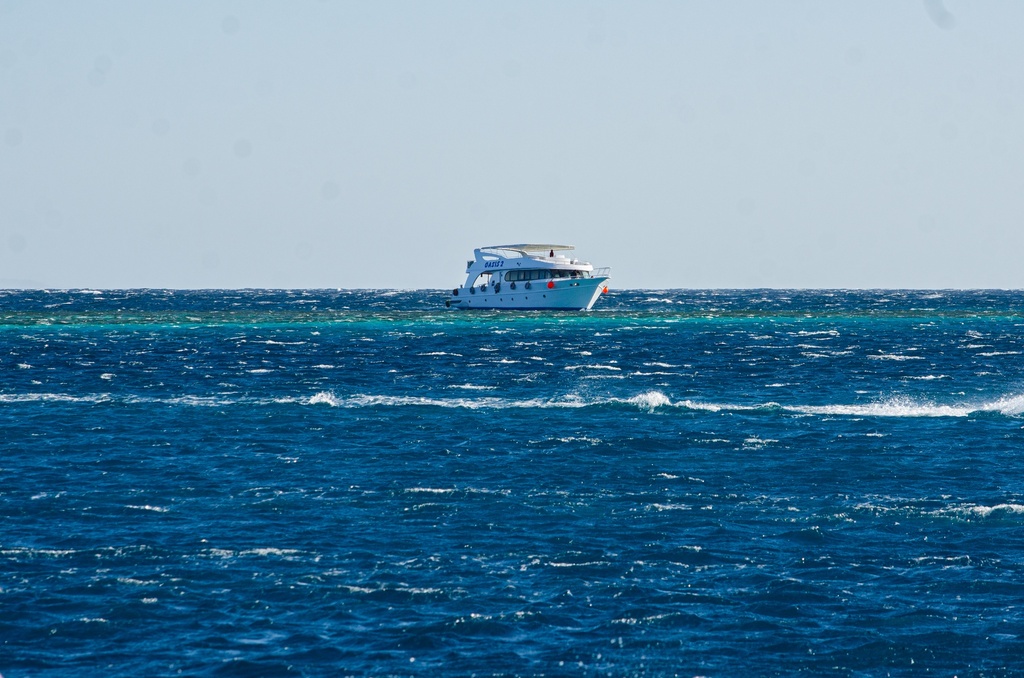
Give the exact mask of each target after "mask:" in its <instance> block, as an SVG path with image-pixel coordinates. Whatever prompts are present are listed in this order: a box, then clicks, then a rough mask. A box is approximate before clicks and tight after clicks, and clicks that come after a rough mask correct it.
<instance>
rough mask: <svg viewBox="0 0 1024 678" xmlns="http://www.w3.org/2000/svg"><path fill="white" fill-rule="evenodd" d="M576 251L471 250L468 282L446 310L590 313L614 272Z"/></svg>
mask: <svg viewBox="0 0 1024 678" xmlns="http://www.w3.org/2000/svg"><path fill="white" fill-rule="evenodd" d="M574 249H575V248H574V247H573V246H572V245H548V244H520V245H492V246H490V247H479V248H477V249H475V250H473V259H472V260H470V261H467V262H466V282H465V283H464V284H463V285H462V287H456V288H455V289H453V290H452V291H451V293H449V295H448V298H447V299H446V300H445V302H444V305H445V306H446V307H448V308H460V309H495V308H505V309H521V310H539V309H558V310H566V311H587V310H590V308H591V307H592V306H593V305H594V302H595V301H597V299H598V297H600V296H601V295H602V294H607V293H608V281H609V280H610V279H611V269H610V268H594V267H593V266H591V265H590V264H589V263H588V262H586V261H580V260H579V259H575V258H572V257H571V256H570V253H571V252H572V251H573V250H574Z"/></svg>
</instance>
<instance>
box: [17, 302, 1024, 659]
mask: <svg viewBox="0 0 1024 678" xmlns="http://www.w3.org/2000/svg"><path fill="white" fill-rule="evenodd" d="M1022 356H1024V293H1021V292H989V291H984V292H973V291H967V292H959V291H939V292H907V291H869V292H851V291H826V292H800V291H763V290H761V291H739V292H731V291H680V290H667V291H631V292H612V293H611V294H609V295H607V296H606V297H603V298H602V299H601V300H600V301H599V302H598V305H597V306H596V307H595V309H594V310H593V311H592V312H589V313H554V314H542V313H528V312H511V313H509V312H504V313H501V312H493V313H458V312H454V311H445V310H444V309H443V293H441V292H432V291H418V292H393V291H352V292H340V291H322V290H316V291H259V290H241V291H197V292H180V291H159V290H146V291H98V290H79V291H49V292H38V291H36V292H13V291H6V292H0V440H2V442H0V673H2V674H3V676H5V677H6V678H17V677H19V676H83V675H104V676H137V675H149V676H163V675H172V674H173V675H200V676H202V675H216V676H221V675H224V676H264V675H285V674H289V675H290V674H296V675H395V676H406V675H408V676H422V675H438V674H442V675H460V676H461V675H486V676H541V675H544V676H563V675H565V676H575V675H579V676H592V675H614V676H626V675H629V676H648V675H650V676H668V675H680V676H692V675H713V676H731V675H793V674H807V675H838V676H877V675H910V674H915V675H917V674H925V673H928V674H930V675H931V674H933V675H944V676H952V675H957V676H1000V675H1020V674H1022V673H1024V455H1022V450H1024V428H1022V427H1024V360H1022Z"/></svg>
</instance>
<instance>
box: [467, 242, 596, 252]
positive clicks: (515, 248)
mask: <svg viewBox="0 0 1024 678" xmlns="http://www.w3.org/2000/svg"><path fill="white" fill-rule="evenodd" d="M480 249H481V250H510V251H512V252H522V253H523V254H537V253H540V252H558V251H565V250H574V249H576V248H575V247H573V246H572V245H545V244H542V243H541V244H538V243H523V244H519V245H491V246H490V247H481V248H480Z"/></svg>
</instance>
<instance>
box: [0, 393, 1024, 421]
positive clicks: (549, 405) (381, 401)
mask: <svg viewBox="0 0 1024 678" xmlns="http://www.w3.org/2000/svg"><path fill="white" fill-rule="evenodd" d="M15 403H38V404H42V405H48V404H57V403H61V404H76V403H77V404H89V405H99V404H107V403H112V404H127V405H146V404H152V405H165V406H171V407H232V406H239V405H255V406H271V405H328V406H330V407H339V408H368V407H385V408H386V407H438V408H450V409H466V410H489V409H576V408H586V407H626V408H636V409H638V410H641V411H645V412H651V413H653V412H656V411H666V410H674V411H689V412H707V413H716V412H749V413H756V412H764V413H770V412H781V413H786V414H793V415H803V416H819V417H909V418H913V417H969V416H973V415H979V414H995V415H1003V416H1010V417H1018V416H1021V415H1024V394H1009V395H1005V396H1002V397H999V398H996V399H993V400H987V401H984V400H978V401H973V402H972V401H962V402H954V403H941V402H934V401H929V400H923V399H915V398H911V397H907V396H893V397H891V398H887V399H884V400H879V401H874V402H867V403H853V404H844V403H839V404H826V405H800V404H798V405H786V404H781V403H778V402H775V401H766V402H762V403H729V402H714V401H705V400H695V399H690V398H687V399H681V400H672V399H671V398H670V397H669V396H667V395H666V394H664V393H662V392H661V391H656V390H651V391H645V392H643V393H638V394H637V395H634V396H630V397H627V398H620V397H612V396H605V397H585V396H581V395H576V394H566V395H561V396H553V397H550V398H522V399H516V398H508V397H497V396H484V395H480V396H469V397H453V398H439V397H432V396H411V395H375V394H353V395H337V394H335V393H334V392H331V391H320V392H318V393H315V394H313V395H312V396H305V397H304V396H283V397H275V398H261V397H246V396H238V395H213V396H211V395H202V396H200V395H177V396H166V397H140V396H133V395H128V396H116V395H114V394H110V393H98V394H89V395H80V396H72V395H67V394H61V393H3V394H0V406H3V405H5V404H7V405H11V404H15Z"/></svg>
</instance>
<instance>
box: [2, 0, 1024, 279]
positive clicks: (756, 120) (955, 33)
mask: <svg viewBox="0 0 1024 678" xmlns="http://www.w3.org/2000/svg"><path fill="white" fill-rule="evenodd" d="M1022 35H1024V2H1019V1H1017V0H1006V1H1003V2H996V1H991V2H985V1H971V2H968V1H966V0H959V1H957V0H946V1H945V3H942V2H939V0H931V1H928V2H925V1H923V0H906V1H898V0H877V1H874V2H871V1H865V0H857V1H853V2H822V1H820V0H808V1H807V2H796V1H793V2H783V1H780V2H764V1H763V0H756V1H752V2H720V1H710V0H708V1H705V2H687V1H685V0H676V1H673V2H633V1H631V2H596V1H593V0H586V1H583V2H571V1H557V0H543V1H539V2H497V1H494V2H484V1H478V0H466V1H465V2H443V1H431V2H390V1H389V2H376V1H369V0H367V1H365V2H332V1H329V0H328V1H310V2H302V1H294V0H289V1H288V2H285V1H283V0H282V1H279V2H254V1H245V2H224V1H219V0H203V1H196V2H187V1H178V0H174V1H171V0H167V1H163V2H157V1H152V2H137V1H134V0H133V1H128V0H124V1H121V2H103V1H99V0H89V1H88V2H73V1H70V0H68V1H65V2H48V1H46V0H26V1H24V2H11V1H10V0H0V287H188V288H195V287H346V288H349V287H400V288H420V287H430V288H447V287H453V286H455V285H457V284H460V283H461V282H462V281H463V279H464V277H465V276H464V267H465V262H466V260H467V259H469V258H471V256H472V249H473V248H474V247H478V246H481V245H492V244H502V243H508V242H529V241H540V242H566V243H570V244H575V245H576V246H577V253H578V255H579V256H580V257H581V258H584V259H588V260H590V261H592V262H593V263H594V264H595V265H598V266H611V267H612V274H613V283H612V284H613V286H618V287H651V288H654V287H658V288H661V287H760V286H766V287H1014V288H1024V264H1022V260H1021V259H1022V257H1021V253H1022V251H1024V227H1022V226H1024V39H1022V38H1021V36H1022Z"/></svg>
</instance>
